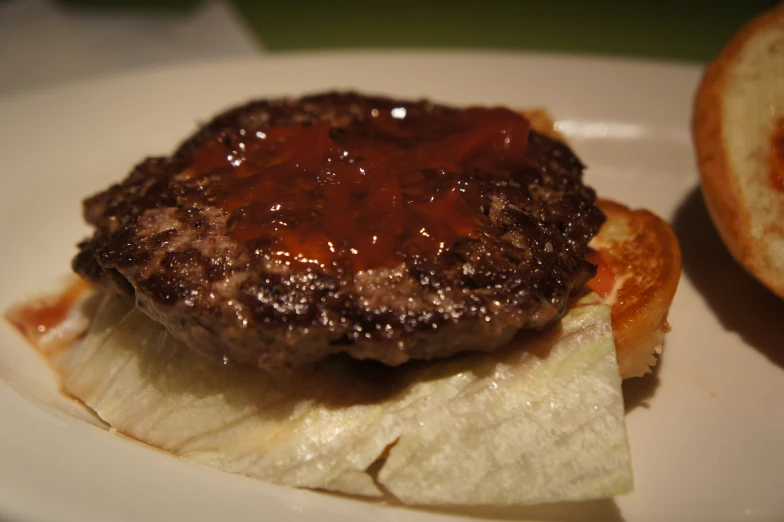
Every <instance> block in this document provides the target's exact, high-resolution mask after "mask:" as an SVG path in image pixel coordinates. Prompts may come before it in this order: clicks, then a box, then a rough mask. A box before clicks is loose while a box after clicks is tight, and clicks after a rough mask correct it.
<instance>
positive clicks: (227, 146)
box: [73, 93, 604, 371]
mask: <svg viewBox="0 0 784 522" xmlns="http://www.w3.org/2000/svg"><path fill="white" fill-rule="evenodd" d="M582 172H583V166H582V164H581V163H580V161H579V160H578V159H577V157H575V155H574V154H573V153H572V151H571V150H570V149H569V148H568V147H566V146H565V145H563V144H561V143H559V142H556V141H553V140H551V139H549V138H547V137H545V136H543V135H541V134H539V133H537V132H535V131H533V130H531V129H530V126H529V124H528V122H527V121H526V120H525V119H524V118H523V117H522V116H520V115H519V114H517V113H514V112H512V111H509V110H506V109H502V108H468V109H457V108H452V107H446V106H442V105H437V104H433V103H430V102H428V101H408V100H393V99H388V98H380V97H367V96H362V95H359V94H356V93H326V94H320V95H314V96H307V97H303V98H298V99H272V100H260V101H254V102H251V103H248V104H246V105H244V106H241V107H238V108H234V109H232V110H229V111H227V112H225V113H223V114H220V115H219V116H217V117H216V118H215V119H213V120H212V121H211V122H210V123H208V124H207V125H205V126H204V127H202V128H201V129H199V130H198V131H197V132H196V133H195V134H194V135H193V136H192V137H190V138H189V139H187V140H186V141H185V142H184V143H183V144H182V145H181V146H180V147H179V148H178V149H177V150H176V151H175V152H174V153H173V154H172V155H171V156H168V157H151V158H147V159H145V160H144V161H142V162H141V163H140V164H139V165H137V166H136V167H135V168H134V169H133V171H132V172H131V173H130V175H129V176H128V177H127V178H126V179H125V180H124V181H122V182H121V183H119V184H115V185H113V186H111V187H109V188H108V189H107V190H105V191H104V192H101V193H99V194H96V195H94V196H91V197H89V198H88V199H87V200H85V202H84V216H85V219H86V221H87V222H88V223H89V224H90V225H92V226H93V227H95V231H94V233H93V235H92V237H91V238H89V239H87V240H85V241H83V242H82V243H80V244H79V253H78V254H77V256H76V257H75V258H74V260H73V268H74V270H75V271H76V272H77V273H79V274H80V275H82V276H83V277H85V278H86V279H88V280H90V281H92V282H93V283H96V284H97V285H99V286H102V287H104V288H107V289H111V290H113V291H116V292H119V293H123V294H130V295H135V297H136V302H137V305H138V307H139V308H140V309H141V310H143V311H144V312H145V313H147V314H148V315H149V316H150V317H152V318H153V319H154V320H156V321H158V322H160V323H162V324H163V325H165V327H166V328H167V329H168V330H169V331H170V332H171V334H172V335H174V336H175V337H177V338H178V339H180V340H181V341H182V342H183V343H184V344H185V345H187V346H188V347H190V348H191V349H193V350H196V351H198V352H201V353H203V354H206V355H208V356H210V357H213V358H215V359H217V360H219V361H223V362H229V361H236V362H240V363H247V364H251V365H256V366H258V367H260V368H264V369H267V370H271V371H277V370H281V369H290V368H294V367H297V366H300V365H303V364H307V363H311V362H313V361H317V360H319V359H321V358H324V357H326V356H328V355H330V354H333V353H339V352H345V353H348V354H350V355H351V356H353V357H356V358H361V359H375V360H378V361H381V362H383V363H386V364H390V365H397V364H401V363H403V362H405V361H408V360H410V359H431V358H437V357H445V356H449V355H452V354H454V353H457V352H461V351H467V350H484V351H490V350H494V349H496V348H498V347H500V346H502V345H503V344H505V343H506V342H508V341H509V340H510V339H511V338H512V337H513V336H514V335H515V333H516V332H518V331H519V330H520V329H531V328H542V327H544V326H546V325H548V324H549V323H551V322H552V321H553V320H555V319H556V318H558V317H559V316H560V315H561V314H562V313H563V312H564V309H565V307H566V303H567V300H568V298H569V296H570V295H571V294H573V293H574V292H575V291H576V290H577V289H579V288H580V287H582V286H583V285H584V284H585V283H586V282H587V281H588V280H589V279H590V278H591V277H592V276H593V275H594V273H595V266H594V265H592V264H590V263H589V262H588V261H586V260H585V257H584V256H585V251H586V246H587V244H588V242H589V241H590V239H591V237H592V236H593V235H594V234H595V233H596V232H597V231H598V229H599V227H600V225H601V224H602V222H603V221H604V215H603V214H602V213H601V211H600V210H599V208H598V207H597V206H596V205H595V194H594V192H593V190H592V189H590V188H589V187H586V186H584V185H583V183H582Z"/></svg>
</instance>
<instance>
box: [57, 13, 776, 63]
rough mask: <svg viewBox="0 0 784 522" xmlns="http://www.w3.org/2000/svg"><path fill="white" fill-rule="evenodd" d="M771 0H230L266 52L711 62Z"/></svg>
mask: <svg viewBox="0 0 784 522" xmlns="http://www.w3.org/2000/svg"><path fill="white" fill-rule="evenodd" d="M61 3H62V4H64V5H65V6H67V7H69V8H77V9H80V10H81V9H88V10H91V11H100V10H103V11H105V10H118V9H132V10H137V11H140V10H144V11H160V12H166V11H175V12H183V11H187V10H189V9H192V8H193V7H194V6H196V5H197V4H198V2H196V1H185V0H163V1H160V2H153V1H151V0H147V1H138V0H137V1H133V0H109V1H106V0H104V1H98V0H61ZM776 3H777V2H776V1H773V0H746V1H743V0H730V1H721V0H716V1H694V0H692V1H686V2H675V1H661V2H650V1H649V2H636V1H626V2H621V1H594V2H591V1H583V2H581V1H576V0H568V1H567V0H565V1H546V0H544V1H538V2H529V1H521V2H511V1H498V0H484V1H473V2H467V1H459V0H456V1H452V2H432V1H430V2H429V1H420V2H370V1H366V2H346V1H343V2H327V1H323V2H317V1H300V2H264V1H262V2H252V1H248V0H235V1H234V2H233V4H234V5H235V7H236V8H237V10H238V12H239V13H240V14H241V15H242V17H243V18H244V20H245V21H246V23H247V24H248V27H249V28H250V29H251V30H252V31H253V32H254V33H255V34H256V35H257V36H258V37H259V38H260V40H261V41H262V42H263V44H264V45H265V47H266V48H267V49H268V50H270V51H294V50H316V49H318V50H325V49H361V48H386V49H389V48H403V49H405V48H409V49H410V48H463V49H465V48H474V49H513V50H537V51H542V50H544V51H557V52H580V53H594V54H597V53H598V54H609V55H616V56H642V57H649V58H660V59H675V60H690V61H707V60H709V59H711V58H712V57H713V56H715V55H716V53H717V52H718V51H719V49H721V46H722V45H723V44H724V43H725V42H726V41H727V40H728V39H729V38H730V36H731V35H732V34H733V33H734V32H735V31H736V30H737V29H738V28H739V27H740V26H741V25H742V24H743V23H744V22H745V21H746V20H748V19H749V18H751V17H752V16H754V15H755V14H757V13H760V12H762V11H764V10H765V9H768V8H770V7H773V6H774V5H776Z"/></svg>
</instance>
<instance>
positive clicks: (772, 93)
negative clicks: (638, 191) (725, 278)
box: [692, 4, 784, 297]
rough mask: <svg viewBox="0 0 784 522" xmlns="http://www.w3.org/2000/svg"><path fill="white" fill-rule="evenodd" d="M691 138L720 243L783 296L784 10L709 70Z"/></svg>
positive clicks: (764, 18) (748, 30) (758, 21)
mask: <svg viewBox="0 0 784 522" xmlns="http://www.w3.org/2000/svg"><path fill="white" fill-rule="evenodd" d="M692 131H693V136H694V144H695V148H696V151H697V159H698V163H699V169H700V173H701V182H702V192H703V194H704V196H705V202H706V205H707V207H708V211H709V213H710V215H711V218H712V219H713V222H714V223H715V225H716V228H717V229H718V231H719V234H720V235H721V238H722V240H723V241H724V243H725V244H726V245H727V248H728V249H729V251H730V253H731V254H732V256H733V257H734V258H735V259H736V260H737V261H738V262H739V263H740V264H742V265H743V266H744V267H745V268H746V270H748V271H749V272H750V273H751V274H752V275H753V276H754V277H756V278H757V279H759V280H760V281H761V282H762V283H763V284H765V285H766V286H767V287H768V288H769V289H771V290H772V291H773V292H775V293H776V294H778V295H779V296H780V297H784V4H782V5H780V6H779V7H777V8H775V9H773V10H771V11H768V12H766V13H764V14H762V15H760V16H759V17H757V18H755V19H753V20H752V21H751V22H749V23H748V24H746V26H744V27H743V28H742V29H741V30H740V31H739V32H738V33H737V34H736V35H735V36H734V38H733V39H732V40H731V41H730V42H729V44H728V45H727V46H726V47H725V48H724V49H723V50H722V52H721V54H719V56H718V58H716V60H715V61H713V62H712V63H711V64H710V65H709V66H708V68H707V69H706V71H705V74H704V76H703V78H702V82H701V84H700V87H699V90H698V91H697V97H696V100H695V109H694V118H693V127H692ZM775 142H778V144H777V145H776V143H775ZM717 284H720V282H718V281H717Z"/></svg>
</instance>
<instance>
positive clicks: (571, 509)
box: [427, 498, 624, 522]
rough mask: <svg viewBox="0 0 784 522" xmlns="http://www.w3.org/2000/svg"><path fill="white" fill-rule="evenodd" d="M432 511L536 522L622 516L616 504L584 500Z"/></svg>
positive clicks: (616, 521) (610, 521)
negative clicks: (515, 506)
mask: <svg viewBox="0 0 784 522" xmlns="http://www.w3.org/2000/svg"><path fill="white" fill-rule="evenodd" d="M427 511H432V512H438V513H444V514H450V515H460V516H463V517H472V518H477V519H481V520H488V519H490V520H537V521H542V522H549V521H553V522H555V521H558V522H571V521H575V522H576V521H585V520H602V521H603V522H622V521H623V520H624V519H623V516H621V511H620V510H619V509H618V504H616V502H615V500H613V499H611V498H607V499H600V500H588V501H585V502H559V503H557V504H541V505H538V506H529V507H518V508H513V507H509V508H506V507H495V508H493V507H475V508H454V509H453V510H450V509H446V508H445V509H438V510H435V509H434V510H427Z"/></svg>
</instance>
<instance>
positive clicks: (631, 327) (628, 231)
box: [589, 200, 681, 379]
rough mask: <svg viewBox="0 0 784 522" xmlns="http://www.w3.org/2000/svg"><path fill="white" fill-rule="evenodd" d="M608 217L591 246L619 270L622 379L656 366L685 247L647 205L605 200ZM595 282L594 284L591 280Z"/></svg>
mask: <svg viewBox="0 0 784 522" xmlns="http://www.w3.org/2000/svg"><path fill="white" fill-rule="evenodd" d="M598 203H599V207H600V208H601V209H602V211H603V212H604V213H605V215H606V216H607V222H605V224H604V225H603V226H602V228H601V230H600V231H599V234H598V235H597V236H596V237H594V239H593V241H592V242H591V245H590V246H591V247H592V248H594V249H595V250H597V251H598V252H599V254H600V255H601V257H602V259H603V260H604V261H605V262H606V263H607V264H608V265H609V266H610V268H611V269H612V271H613V273H614V274H615V285H614V287H613V290H612V292H611V293H610V295H609V296H607V298H606V300H607V302H608V303H609V304H610V305H611V306H612V312H611V313H612V325H613V334H614V336H615V349H616V353H617V356H618V367H619V368H620V371H621V378H623V379H628V378H630V377H640V376H643V375H645V374H646V373H649V372H650V371H651V367H652V366H655V365H656V355H657V354H659V353H661V349H662V342H663V340H664V334H665V333H667V332H668V331H669V329H670V328H669V325H668V324H667V313H668V312H669V309H670V304H671V303H672V299H673V297H674V296H675V291H676V289H677V288H678V281H679V280H680V275H681V250H680V245H679V244H678V239H677V237H676V236H675V233H674V232H673V230H672V228H671V227H670V225H669V224H667V223H666V222H665V221H663V220H662V219H660V218H659V217H657V216H656V215H654V214H652V213H651V212H648V211H647V210H631V209H629V208H628V207H626V206H624V205H621V204H619V203H615V202H613V201H608V200H599V201H598ZM589 286H590V283H589Z"/></svg>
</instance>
